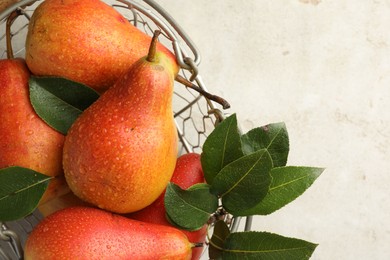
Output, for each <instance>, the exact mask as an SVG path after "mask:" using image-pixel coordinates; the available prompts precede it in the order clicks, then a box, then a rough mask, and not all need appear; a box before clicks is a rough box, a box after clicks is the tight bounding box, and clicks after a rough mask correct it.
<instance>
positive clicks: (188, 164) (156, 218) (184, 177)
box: [126, 153, 207, 260]
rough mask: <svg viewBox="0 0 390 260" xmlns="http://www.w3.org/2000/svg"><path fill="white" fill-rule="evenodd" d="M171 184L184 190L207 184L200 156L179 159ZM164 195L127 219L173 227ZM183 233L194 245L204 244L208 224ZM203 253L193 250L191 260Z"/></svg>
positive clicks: (182, 156)
mask: <svg viewBox="0 0 390 260" xmlns="http://www.w3.org/2000/svg"><path fill="white" fill-rule="evenodd" d="M171 182H173V183H175V184H177V185H179V186H180V188H182V189H188V188H189V187H191V186H192V185H194V184H197V183H203V182H205V179H204V174H203V169H202V165H201V161H200V155H199V154H197V153H187V154H183V155H181V156H180V157H179V158H177V162H176V167H175V171H174V172H173V175H172V178H171ZM164 195H165V191H164V192H163V194H161V195H160V196H159V197H158V199H157V200H155V201H154V202H153V203H152V204H151V205H149V206H147V207H146V208H144V209H141V210H140V211H137V212H134V213H131V214H128V215H127V216H126V217H129V218H132V219H135V220H139V221H144V222H148V223H154V224H159V225H165V226H172V225H171V223H169V222H168V220H167V219H166V217H165V216H166V211H165V205H164ZM182 231H183V233H184V234H185V235H186V236H187V238H188V240H189V241H190V242H192V243H204V242H205V241H206V236H207V224H206V225H204V226H203V227H202V228H201V229H199V230H196V231H187V230H182ZM202 252H203V248H202V247H194V248H192V258H191V260H198V259H200V257H201V255H202Z"/></svg>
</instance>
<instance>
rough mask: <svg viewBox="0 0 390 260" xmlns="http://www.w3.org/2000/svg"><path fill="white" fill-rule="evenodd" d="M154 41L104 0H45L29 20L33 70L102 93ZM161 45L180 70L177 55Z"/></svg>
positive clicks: (28, 46) (28, 50)
mask: <svg viewBox="0 0 390 260" xmlns="http://www.w3.org/2000/svg"><path fill="white" fill-rule="evenodd" d="M150 40H151V37H150V36H148V35H146V34H145V33H143V32H141V31H140V30H139V29H137V28H136V27H134V26H133V25H132V24H131V23H130V22H129V21H128V20H126V19H125V18H124V17H123V16H122V15H121V14H120V13H119V12H117V11H116V10H115V9H114V8H112V7H111V6H109V5H107V4H105V3H104V2H102V1H100V0H46V1H44V2H42V3H41V4H40V5H39V6H38V7H37V8H36V10H35V11H34V13H33V15H32V17H31V20H30V23H29V28H28V34H27V38H26V62H27V65H28V67H29V69H30V70H31V71H32V73H33V74H35V75H45V76H48V75H53V76H62V77H65V78H68V79H71V80H74V81H77V82H81V83H84V84H86V85H88V86H90V87H92V88H94V89H95V90H97V91H98V92H101V93H102V92H104V91H105V90H106V89H107V88H108V87H110V86H111V85H113V84H114V83H115V81H116V80H117V79H118V78H119V77H120V76H121V75H122V74H123V73H125V72H126V71H127V70H128V69H129V68H130V67H131V65H132V64H133V63H135V62H136V61H137V60H138V59H140V58H141V57H143V56H145V55H146V53H147V52H148V48H149V45H150ZM157 48H158V50H159V51H162V52H164V53H166V55H167V57H168V58H169V59H171V61H172V63H173V64H175V66H176V68H175V69H176V70H178V67H177V65H176V59H175V56H174V55H173V54H172V53H171V52H170V51H169V50H168V49H167V48H165V47H164V46H163V45H162V44H158V47H157Z"/></svg>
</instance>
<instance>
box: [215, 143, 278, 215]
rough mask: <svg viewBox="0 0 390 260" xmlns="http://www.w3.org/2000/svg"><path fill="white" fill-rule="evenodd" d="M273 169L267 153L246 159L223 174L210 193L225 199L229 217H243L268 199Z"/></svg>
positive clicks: (260, 151)
mask: <svg viewBox="0 0 390 260" xmlns="http://www.w3.org/2000/svg"><path fill="white" fill-rule="evenodd" d="M271 169H272V159H271V156H270V155H269V153H268V152H267V150H266V149H263V150H259V151H257V152H254V153H251V154H249V155H246V156H243V157H241V158H240V159H238V160H235V161H234V162H232V163H230V164H228V165H227V166H225V167H224V168H223V169H222V170H221V171H220V173H219V174H218V175H217V176H216V177H215V178H214V181H213V184H212V185H211V192H212V193H214V194H216V195H219V196H221V197H222V205H223V207H224V208H225V209H226V210H227V211H228V212H229V213H231V214H233V215H237V214H240V212H241V211H242V210H247V209H250V208H252V207H254V206H255V205H257V204H258V203H259V202H260V201H261V200H262V199H263V198H264V197H265V196H266V194H267V192H268V189H269V186H270V183H271V176H270V174H269V172H270V170H271Z"/></svg>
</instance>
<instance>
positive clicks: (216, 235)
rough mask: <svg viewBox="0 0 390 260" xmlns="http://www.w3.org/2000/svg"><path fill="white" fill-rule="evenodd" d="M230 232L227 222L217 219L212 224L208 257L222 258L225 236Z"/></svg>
mask: <svg viewBox="0 0 390 260" xmlns="http://www.w3.org/2000/svg"><path fill="white" fill-rule="evenodd" d="M229 234H230V230H229V227H228V226H227V224H226V223H225V222H224V221H222V220H218V221H217V222H216V223H215V225H214V230H213V235H212V237H211V239H210V243H209V257H210V259H222V252H223V251H222V250H223V245H224V243H225V240H226V238H227V236H228V235H229Z"/></svg>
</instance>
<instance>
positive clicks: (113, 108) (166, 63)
mask: <svg viewBox="0 0 390 260" xmlns="http://www.w3.org/2000/svg"><path fill="white" fill-rule="evenodd" d="M174 74H175V73H174V65H173V64H172V62H171V61H170V59H169V58H168V57H167V56H166V55H165V54H164V53H162V52H157V53H156V54H155V61H152V62H151V61H148V60H147V58H146V57H144V58H141V59H140V60H139V61H138V62H136V63H135V64H134V65H133V66H132V67H131V68H130V69H129V70H128V72H127V73H125V74H123V75H122V77H121V78H120V79H119V80H118V81H117V82H116V84H114V85H113V86H112V87H111V88H109V89H108V90H107V91H106V92H105V93H104V94H103V95H101V96H100V98H99V99H98V100H97V101H96V102H95V103H93V104H92V105H91V106H90V107H89V108H87V109H86V110H85V111H84V112H83V113H82V114H81V115H80V117H79V118H78V119H77V120H76V121H75V123H74V124H73V125H72V126H71V128H70V130H69V132H68V134H67V136H66V138H65V144H64V155H63V167H64V172H65V177H66V181H67V183H68V184H69V187H70V188H71V190H72V191H73V192H74V193H75V194H76V195H77V196H78V197H80V198H81V199H82V200H85V201H87V202H89V203H91V204H93V205H96V206H98V207H99V208H102V209H106V210H109V211H112V212H116V213H130V212H134V211H137V210H140V209H142V208H144V207H146V206H148V205H150V204H151V203H152V202H153V201H154V200H156V199H157V197H158V196H159V195H160V194H161V193H162V192H163V191H164V189H165V187H166V185H167V184H168V182H169V180H170V179H171V176H172V174H173V171H174V169H175V164H176V158H177V150H178V136H177V129H176V125H175V122H174V118H173V111H172V95H173V81H174Z"/></svg>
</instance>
